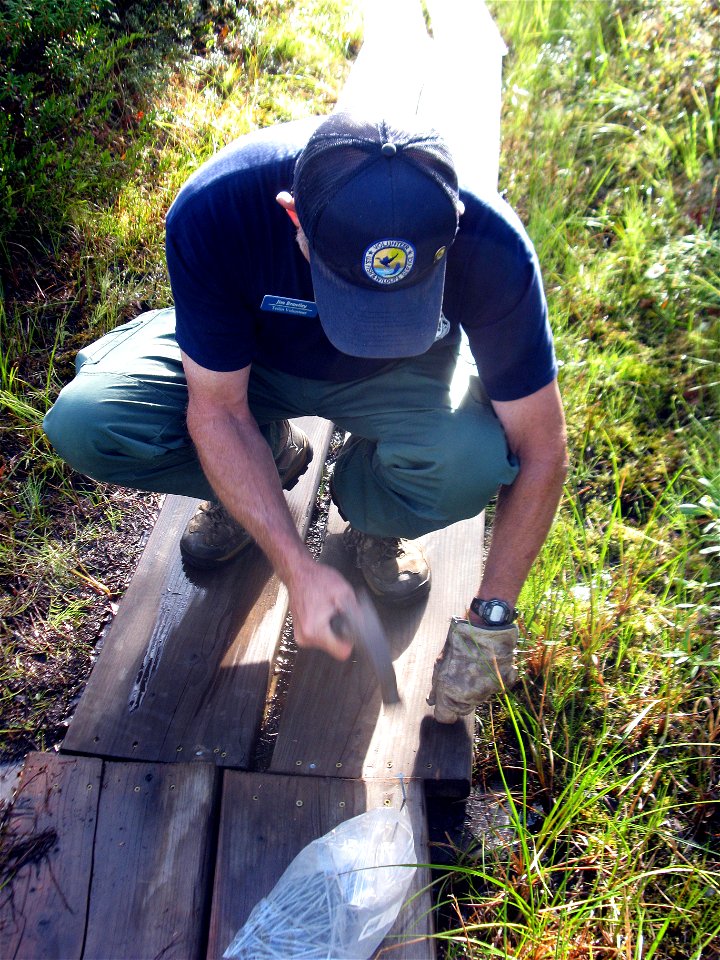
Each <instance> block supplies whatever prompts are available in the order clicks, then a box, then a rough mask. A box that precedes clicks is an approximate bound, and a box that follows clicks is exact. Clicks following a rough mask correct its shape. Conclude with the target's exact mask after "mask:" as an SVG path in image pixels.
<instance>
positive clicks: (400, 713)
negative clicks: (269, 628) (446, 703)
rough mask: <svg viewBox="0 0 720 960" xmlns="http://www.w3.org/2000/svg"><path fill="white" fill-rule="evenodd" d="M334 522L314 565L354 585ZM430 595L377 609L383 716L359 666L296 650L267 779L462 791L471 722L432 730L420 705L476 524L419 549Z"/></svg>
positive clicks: (472, 563) (459, 601)
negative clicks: (331, 779)
mask: <svg viewBox="0 0 720 960" xmlns="http://www.w3.org/2000/svg"><path fill="white" fill-rule="evenodd" d="M344 526H345V525H344V523H343V521H342V520H341V519H340V517H339V515H338V514H337V511H336V510H335V508H333V510H332V513H331V516H330V519H329V524H328V535H327V538H326V541H325V547H324V550H323V555H322V559H323V561H324V562H326V563H330V564H332V565H333V566H337V567H338V568H339V569H341V570H342V572H343V573H344V574H345V575H346V576H348V578H349V579H350V580H351V581H353V582H355V583H358V582H359V580H358V577H359V574H358V571H357V570H354V569H353V568H351V566H350V562H349V559H348V557H347V554H346V552H345V550H344V549H343V547H342V544H341V534H342V530H343V529H344ZM423 542H424V546H425V549H426V552H427V556H428V559H429V561H430V564H431V569H432V576H433V586H432V590H431V591H430V596H429V598H428V600H427V602H423V603H421V604H419V605H417V606H415V607H410V608H407V609H402V610H398V609H392V608H389V607H384V608H383V607H382V605H380V604H378V608H377V609H378V613H379V614H380V617H381V620H382V621H383V623H384V625H385V629H386V631H387V634H388V638H389V640H390V642H391V646H392V650H393V660H394V664H395V671H396V674H397V678H398V688H399V691H400V697H401V700H402V702H401V703H400V704H399V705H397V706H392V707H385V708H384V707H383V706H382V703H381V698H380V691H379V687H378V684H377V681H376V679H375V677H374V676H373V674H372V671H371V669H370V667H369V665H368V663H367V662H366V660H365V659H364V658H362V657H361V656H360V655H357V656H355V655H354V656H353V657H352V658H351V659H350V660H348V661H346V662H345V663H338V662H337V661H335V660H332V659H331V658H330V657H328V656H327V655H326V654H324V653H321V652H319V651H307V650H300V651H299V652H298V657H297V661H296V664H295V667H294V669H293V675H292V678H291V681H290V687H289V690H288V696H287V702H286V704H285V707H284V710H283V713H282V716H281V719H280V727H279V731H278V737H277V742H276V744H275V749H274V752H273V757H272V761H271V764H270V770H271V771H273V772H276V773H297V774H308V775H314V776H340V777H352V778H363V779H369V778H373V777H381V778H382V777H387V776H388V775H390V774H392V773H398V774H399V773H402V774H404V775H405V776H406V777H409V778H412V777H418V778H420V779H424V780H426V781H427V782H428V784H427V786H428V789H429V790H430V791H431V792H432V791H433V790H434V791H435V792H439V793H443V794H447V795H455V796H464V795H466V794H467V792H468V790H469V788H470V774H471V756H472V737H473V718H472V717H468V718H467V719H465V720H463V721H458V722H457V723H455V724H452V725H451V726H444V725H442V724H438V723H435V721H434V719H433V718H432V708H430V707H428V705H427V703H426V697H427V694H428V693H429V690H430V682H431V678H432V668H433V664H434V662H435V658H436V657H437V655H438V654H439V653H440V651H441V650H442V646H443V643H444V641H445V636H446V634H447V630H448V626H449V622H450V618H451V616H457V615H458V614H462V613H463V612H464V610H465V607H466V605H467V603H468V599H469V598H470V597H472V596H473V594H474V592H475V590H476V589H477V584H478V581H479V576H480V566H481V562H482V544H483V515H480V516H478V517H475V518H474V519H471V520H465V521H463V522H462V523H457V524H454V525H453V526H451V527H448V528H447V529H445V530H440V531H437V532H435V533H432V534H430V535H429V536H427V537H426V538H424V540H423Z"/></svg>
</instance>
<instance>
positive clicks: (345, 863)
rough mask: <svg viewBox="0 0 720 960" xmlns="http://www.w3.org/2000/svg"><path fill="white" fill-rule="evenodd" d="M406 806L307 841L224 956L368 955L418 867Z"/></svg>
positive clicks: (275, 959)
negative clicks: (310, 841) (309, 841)
mask: <svg viewBox="0 0 720 960" xmlns="http://www.w3.org/2000/svg"><path fill="white" fill-rule="evenodd" d="M416 864H417V858H416V855H415V844H414V840H413V832H412V826H411V824H410V817H409V815H408V812H407V809H406V808H405V809H403V810H400V811H398V810H393V809H391V808H389V807H383V808H380V809H378V810H369V811H368V812H367V813H362V814H360V816H357V817H353V818H352V819H351V820H347V821H345V823H341V824H340V825H339V826H337V827H335V829H333V830H331V831H330V832H329V833H326V834H325V836H323V837H320V838H319V839H317V840H313V841H312V843H309V844H308V845H307V846H306V847H305V848H304V849H303V850H301V851H300V853H299V854H298V855H297V856H296V857H295V859H294V860H293V861H292V863H291V864H290V866H289V867H288V868H287V869H286V870H285V872H284V873H283V875H282V876H281V877H280V879H279V880H278V882H277V883H276V884H275V886H274V888H273V889H272V890H271V892H270V893H269V894H268V896H267V897H264V898H263V899H262V900H261V901H260V902H259V903H258V904H256V905H255V907H254V908H253V910H252V912H251V914H250V916H249V917H248V919H247V922H246V923H245V925H244V926H243V927H242V928H241V929H240V930H239V931H238V933H237V934H236V936H235V938H234V939H233V941H232V943H231V944H230V946H229V947H228V948H227V950H226V951H225V953H224V954H223V957H224V958H225V960H368V958H369V957H371V956H372V954H373V952H374V950H375V949H376V948H377V947H378V946H379V945H380V943H382V940H383V939H384V937H385V936H386V934H387V933H388V931H389V930H390V928H391V927H392V925H393V923H394V922H395V920H396V918H397V915H398V913H399V912H400V908H401V907H402V905H403V903H404V902H405V898H406V895H407V891H408V888H409V886H410V882H411V881H412V878H413V875H414V873H415V870H416Z"/></svg>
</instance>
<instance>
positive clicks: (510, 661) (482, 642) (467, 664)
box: [428, 617, 518, 723]
mask: <svg viewBox="0 0 720 960" xmlns="http://www.w3.org/2000/svg"><path fill="white" fill-rule="evenodd" d="M517 643H518V629H517V627H516V626H515V624H512V626H509V627H503V628H501V629H487V628H485V627H475V626H473V624H471V623H470V622H469V621H468V620H460V619H457V618H455V617H453V619H452V620H451V621H450V629H449V630H448V635H447V639H446V640H445V646H444V647H443V651H442V653H441V654H440V656H439V657H438V659H437V660H436V662H435V667H434V669H433V679H432V689H431V690H430V696H429V697H428V703H429V704H430V706H431V707H432V706H434V707H435V719H436V720H437V721H438V723H455V721H456V720H457V719H458V717H464V716H467V714H469V713H472V712H473V711H474V709H475V707H476V706H477V705H478V704H479V703H482V702H483V701H485V700H489V699H490V697H492V696H494V694H496V693H499V692H500V691H501V690H504V689H505V688H506V687H511V686H513V684H514V683H515V682H516V681H517V678H518V673H517V670H516V669H515V663H514V660H515V652H516V650H517Z"/></svg>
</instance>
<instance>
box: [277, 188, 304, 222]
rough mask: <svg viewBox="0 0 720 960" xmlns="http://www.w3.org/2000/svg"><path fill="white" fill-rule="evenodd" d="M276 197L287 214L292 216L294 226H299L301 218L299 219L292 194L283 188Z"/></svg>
mask: <svg viewBox="0 0 720 960" xmlns="http://www.w3.org/2000/svg"><path fill="white" fill-rule="evenodd" d="M275 199H276V200H277V202H278V203H279V204H280V206H281V207H282V208H283V210H284V211H285V212H286V213H287V215H288V216H289V217H290V219H291V220H292V222H293V224H294V226H295V227H299V226H300V220H299V219H298V215H297V213H296V212H295V201H294V199H293V196H292V194H291V193H288V192H287V190H283V191H282V192H281V193H279V194H278V195H277V196H276V197H275Z"/></svg>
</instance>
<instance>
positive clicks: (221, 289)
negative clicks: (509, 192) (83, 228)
mask: <svg viewBox="0 0 720 960" xmlns="http://www.w3.org/2000/svg"><path fill="white" fill-rule="evenodd" d="M317 123H318V120H317V119H314V120H304V121H295V122H291V123H287V124H279V125H277V126H274V127H270V128H267V129H265V130H261V131H258V132H255V133H251V134H248V135H247V136H244V137H240V138H239V139H237V140H236V141H234V142H233V143H231V144H230V145H229V146H227V147H225V148H224V149H223V150H221V151H219V152H218V153H217V154H216V155H215V156H213V157H212V158H211V159H210V160H208V161H207V162H206V163H204V164H203V165H202V166H201V167H200V168H199V169H198V170H197V171H196V172H195V173H194V174H193V175H192V176H191V177H190V179H189V180H188V181H187V183H186V184H185V185H184V186H183V188H182V189H181V191H180V193H179V194H178V196H177V198H176V200H175V202H174V203H173V205H172V207H171V208H170V211H169V212H168V216H167V223H166V253H167V262H168V269H169V273H170V282H171V285H172V291H173V298H174V303H175V314H176V325H177V326H176V335H177V340H178V344H179V345H180V347H181V349H182V350H183V351H184V352H185V353H186V354H187V355H188V356H189V357H191V358H192V359H193V360H194V361H195V362H196V363H198V364H199V365H200V366H203V367H205V368H206V369H209V370H216V371H232V370H239V369H242V368H243V367H246V366H248V365H249V364H252V363H257V364H260V365H262V366H266V367H271V368H276V369H279V370H282V371H283V372H285V373H290V374H294V375H296V376H301V377H310V378H312V379H317V380H333V381H343V380H353V379H357V378H361V377H366V376H369V375H371V374H372V373H374V372H377V371H379V370H381V369H384V368H386V367H387V366H388V360H387V359H382V360H375V359H367V358H359V357H352V356H349V355H347V354H344V353H341V352H340V351H339V350H337V349H336V348H335V347H333V345H332V344H331V343H330V341H329V340H328V338H327V337H326V336H325V333H324V332H323V329H322V325H321V323H320V318H319V316H318V314H317V309H316V307H315V304H314V295H313V288H312V279H311V275H310V266H309V264H308V263H307V261H306V260H305V258H304V256H303V254H302V252H301V251H300V249H299V247H298V245H297V242H296V239H295V229H294V227H293V224H292V222H291V221H290V219H289V217H288V216H287V213H286V212H285V211H284V210H283V209H282V208H281V207H280V206H279V204H277V202H276V201H275V197H276V196H277V194H278V193H279V192H280V191H282V190H290V189H291V186H292V181H293V172H294V167H295V162H296V160H297V157H298V156H299V154H300V152H301V151H302V149H303V147H304V145H305V143H306V142H307V139H308V137H309V136H310V134H311V133H312V131H313V129H314V128H315V126H316V124H317ZM461 199H462V200H463V202H464V204H465V213H464V214H463V215H462V217H461V218H460V227H459V230H458V234H457V237H456V240H455V243H454V244H453V246H452V247H451V248H450V251H449V253H448V262H447V273H446V281H445V294H444V301H443V315H444V317H445V318H446V319H447V320H448V321H449V323H448V324H444V325H441V327H440V328H439V329H442V330H443V332H445V333H446V335H447V336H453V335H458V331H459V328H460V327H462V329H464V331H465V333H466V334H467V337H468V340H469V343H470V347H471V350H472V353H473V356H474V357H475V360H476V363H477V366H478V373H479V375H480V378H481V380H482V381H483V385H484V387H485V389H486V391H487V393H488V395H489V396H490V397H491V399H493V400H514V399H518V398H520V397H523V396H527V395H529V394H531V393H534V392H535V391H536V390H538V389H540V388H541V387H543V386H545V385H546V384H547V383H549V382H550V381H551V380H552V379H553V377H554V376H555V374H556V369H557V368H556V363H555V356H554V350H553V343H552V335H551V332H550V327H549V324H548V318H547V307H546V302H545V296H544V293H543V288H542V281H541V277H540V270H539V266H538V262H537V258H536V256H535V252H534V250H533V247H532V244H531V243H530V240H529V239H528V237H527V235H526V233H525V231H524V229H523V227H522V225H521V223H520V221H519V219H518V218H517V217H516V215H515V214H514V213H513V211H512V210H511V209H510V207H509V206H508V205H507V204H506V203H505V202H504V201H503V200H501V199H500V197H498V196H497V195H494V196H491V197H484V196H483V197H480V196H477V195H476V194H475V193H472V192H470V191H466V190H462V189H461Z"/></svg>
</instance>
